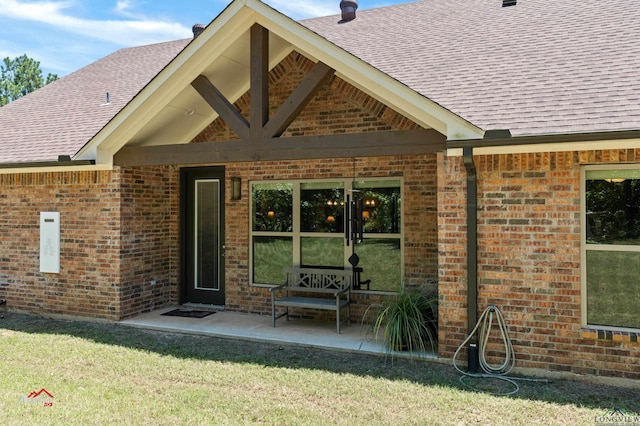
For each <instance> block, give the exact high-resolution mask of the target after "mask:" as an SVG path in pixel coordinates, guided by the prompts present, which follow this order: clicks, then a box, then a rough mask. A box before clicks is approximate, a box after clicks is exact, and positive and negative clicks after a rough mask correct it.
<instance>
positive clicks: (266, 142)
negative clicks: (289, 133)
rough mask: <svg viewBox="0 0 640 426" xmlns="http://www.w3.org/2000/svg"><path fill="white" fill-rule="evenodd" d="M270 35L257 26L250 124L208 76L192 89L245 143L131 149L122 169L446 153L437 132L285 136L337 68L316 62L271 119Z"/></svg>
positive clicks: (120, 158)
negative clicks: (150, 166)
mask: <svg viewBox="0 0 640 426" xmlns="http://www.w3.org/2000/svg"><path fill="white" fill-rule="evenodd" d="M268 36H269V32H268V30H266V29H265V28H263V27H261V26H260V25H258V24H255V25H254V26H253V27H252V28H251V53H250V57H251V59H250V68H251V77H250V78H251V81H250V88H249V96H250V109H251V111H250V113H249V120H248V121H247V119H245V118H244V117H243V116H242V114H241V113H240V111H238V109H237V108H236V107H235V106H234V105H233V104H232V103H231V102H229V100H227V99H226V98H225V96H224V95H223V94H222V93H221V92H220V90H219V89H218V88H217V87H216V86H215V85H214V84H213V83H211V81H209V79H208V78H207V77H205V76H203V75H200V76H198V77H197V78H196V79H195V80H194V81H193V82H192V83H191V85H192V86H193V87H194V88H195V89H196V91H197V92H198V93H199V94H200V96H202V98H203V99H204V100H205V101H206V102H207V103H208V104H209V105H210V106H211V107H212V108H213V109H214V110H215V111H216V112H217V113H218V114H219V116H220V118H222V119H223V120H224V122H225V123H226V124H227V125H228V126H229V127H230V128H231V129H232V130H233V131H234V132H235V133H236V134H237V135H238V137H239V138H240V140H239V141H237V140H236V141H224V142H200V143H189V144H175V145H162V146H125V147H123V148H122V149H121V150H120V151H119V152H118V153H117V154H116V155H115V156H114V164H116V165H120V166H134V165H159V164H185V165H189V164H203V163H221V162H243V161H261V160H280V159H281V160H295V159H316V158H330V157H354V156H377V155H404V154H428V153H435V152H439V151H442V150H444V149H445V143H446V137H445V136H444V135H442V134H440V133H439V132H437V131H436V130H432V129H418V130H406V131H387V132H366V133H353V134H334V135H320V136H297V137H287V138H280V136H281V135H282V134H283V133H284V131H285V130H286V129H287V127H288V126H289V125H290V124H291V123H292V122H293V121H294V120H295V119H296V118H297V117H298V115H299V114H300V112H301V111H302V110H303V109H304V108H305V107H306V106H307V105H308V104H309V102H311V100H313V98H314V97H315V95H316V94H317V93H318V91H319V90H320V89H321V88H322V87H323V86H324V85H325V84H326V83H327V82H328V81H329V80H330V79H331V77H332V76H333V74H334V73H335V70H333V69H331V68H330V67H329V66H327V65H326V64H324V63H322V62H318V63H316V64H315V66H314V67H313V69H312V70H311V71H310V72H309V74H308V75H307V76H306V77H305V78H304V79H303V80H302V81H301V82H300V84H299V85H298V86H297V87H296V89H295V90H294V91H293V92H292V93H291V95H290V96H289V98H287V100H286V101H285V102H284V103H283V104H282V105H281V106H280V107H279V108H278V110H277V111H276V113H275V114H274V116H273V118H271V119H269V87H268V85H269V70H268V62H269V61H268V60H269V58H268V50H269V49H268V48H269V42H268V40H269V39H268Z"/></svg>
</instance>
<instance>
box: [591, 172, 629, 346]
mask: <svg viewBox="0 0 640 426" xmlns="http://www.w3.org/2000/svg"><path fill="white" fill-rule="evenodd" d="M637 169H640V164H599V165H589V166H583V167H581V168H580V223H581V226H580V325H581V327H582V328H584V329H589V330H603V331H620V332H625V333H638V331H639V329H637V328H629V327H613V326H607V325H598V324H589V323H588V322H587V251H591V250H593V251H627V252H640V245H638V246H633V245H619V244H587V235H586V234H587V233H586V229H587V226H586V223H585V218H586V214H587V205H586V204H587V200H586V186H587V181H586V177H587V171H591V170H637Z"/></svg>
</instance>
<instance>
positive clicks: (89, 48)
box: [0, 0, 409, 77]
mask: <svg viewBox="0 0 640 426" xmlns="http://www.w3.org/2000/svg"><path fill="white" fill-rule="evenodd" d="M263 1H264V2H265V3H266V4H268V5H270V6H272V7H273V8H275V9H277V10H278V11H280V12H282V13H284V14H285V15H288V16H290V17H291V18H293V19H296V20H297V19H304V18H311V17H317V16H326V15H334V14H339V13H340V7H339V4H340V1H339V0H263ZM406 1H409V0H360V1H358V4H359V9H360V10H363V9H371V8H374V7H380V6H387V5H392V4H397V3H404V2H406ZM229 2H230V0H0V59H2V58H5V57H10V58H12V59H13V58H15V57H17V56H21V55H23V54H27V55H28V56H30V57H31V58H33V59H35V60H37V61H40V68H42V70H43V71H44V73H45V75H46V74H47V73H55V74H58V75H59V76H61V77H62V76H64V75H66V74H69V73H70V72H73V71H75V70H77V69H79V68H81V67H83V66H85V65H87V64H89V63H91V62H93V61H95V60H97V59H100V58H101V57H103V56H106V55H108V54H109V53H112V52H114V51H116V50H118V49H121V48H123V47H130V46H138V45H144V44H150V43H158V42H162V41H167V40H176V39H181V38H188V37H191V27H192V26H193V24H195V23H202V24H208V23H210V22H211V21H212V20H213V19H214V18H215V17H216V16H217V15H218V14H219V13H220V12H221V11H222V10H223V9H224V8H225V7H226V6H227V5H228V4H229Z"/></svg>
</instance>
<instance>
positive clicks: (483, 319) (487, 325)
mask: <svg viewBox="0 0 640 426" xmlns="http://www.w3.org/2000/svg"><path fill="white" fill-rule="evenodd" d="M494 317H495V323H496V324H497V326H498V328H499V330H500V335H501V337H502V342H503V344H504V353H505V356H504V362H503V363H502V364H500V365H492V364H489V362H488V361H487V358H486V348H487V342H488V341H489V335H490V334H491V328H492V327H493V325H494ZM476 332H477V333H478V345H479V346H478V351H479V358H480V367H481V368H482V370H483V371H484V374H478V373H469V372H465V371H462V369H461V368H460V367H458V365H457V364H456V359H457V357H458V354H459V353H460V351H461V350H462V348H464V347H465V346H466V345H467V343H469V341H470V340H471V339H472V338H473V336H474V335H475V334H476ZM515 364H516V354H515V351H514V349H513V344H512V343H511V339H510V338H509V330H508V329H507V324H506V322H505V321H504V317H503V316H502V312H500V310H499V309H498V308H497V307H495V306H494V305H490V306H488V307H487V308H486V309H485V310H484V312H482V315H480V318H479V319H478V322H477V323H476V326H475V327H474V329H473V331H472V332H471V333H470V334H469V336H467V338H466V339H465V340H464V342H462V344H461V345H460V346H459V347H458V349H457V350H456V353H455V354H454V355H453V366H454V367H455V369H456V370H458V372H460V373H461V374H462V377H460V382H461V383H462V384H463V385H465V386H467V384H466V383H465V382H464V380H463V379H464V378H465V377H482V378H496V379H500V380H504V381H507V382H509V383H511V384H512V385H513V386H514V387H515V389H514V390H513V391H511V392H508V393H505V394H503V395H512V394H514V393H516V392H518V390H519V389H520V387H519V386H518V384H517V383H516V382H515V381H514V379H513V378H510V377H505V376H506V375H507V374H509V373H510V372H511V371H512V370H513V368H514V367H515Z"/></svg>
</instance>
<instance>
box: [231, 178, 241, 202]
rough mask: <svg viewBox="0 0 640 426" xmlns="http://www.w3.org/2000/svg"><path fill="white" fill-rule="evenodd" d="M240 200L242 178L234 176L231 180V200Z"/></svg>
mask: <svg viewBox="0 0 640 426" xmlns="http://www.w3.org/2000/svg"><path fill="white" fill-rule="evenodd" d="M240 198H242V178H240V177H239V176H234V177H232V178H231V199H232V200H239V199H240Z"/></svg>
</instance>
